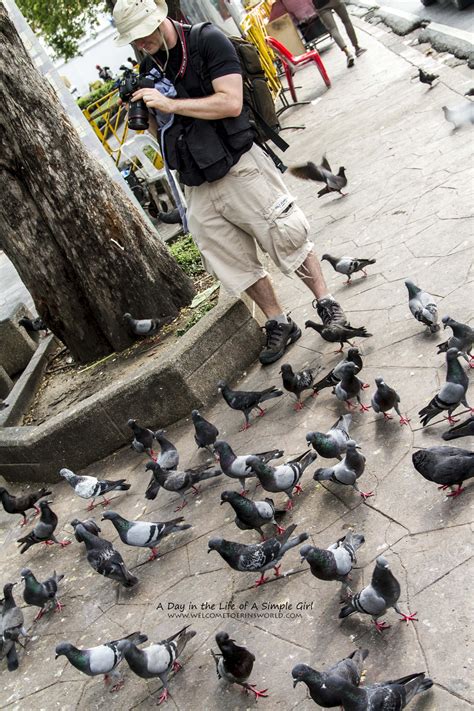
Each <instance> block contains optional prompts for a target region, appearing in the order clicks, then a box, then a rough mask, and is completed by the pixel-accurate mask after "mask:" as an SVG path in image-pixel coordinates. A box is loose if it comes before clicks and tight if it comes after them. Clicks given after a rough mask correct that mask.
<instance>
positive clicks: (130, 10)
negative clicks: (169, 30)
mask: <svg viewBox="0 0 474 711" xmlns="http://www.w3.org/2000/svg"><path fill="white" fill-rule="evenodd" d="M167 14H168V6H167V4H166V2H164V0H118V1H117V3H116V5H115V7H114V12H113V15H114V20H115V27H116V28H117V34H116V35H115V36H114V40H115V45H116V46H117V47H123V46H124V45H126V44H131V43H132V42H134V41H135V40H136V39H138V38H139V37H147V36H148V35H151V33H152V32H154V31H155V30H156V29H157V27H158V26H159V25H161V23H162V22H163V20H164V19H165V17H166V16H167Z"/></svg>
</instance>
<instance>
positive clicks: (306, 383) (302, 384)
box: [280, 363, 318, 411]
mask: <svg viewBox="0 0 474 711" xmlns="http://www.w3.org/2000/svg"><path fill="white" fill-rule="evenodd" d="M317 370H318V368H306V369H305V370H300V371H299V372H298V371H297V372H294V371H293V368H292V367H291V365H290V364H289V363H284V364H283V365H282V366H281V369H280V374H281V377H282V380H283V387H284V388H285V390H287V391H288V392H289V393H293V395H296V402H295V406H294V409H295V411H298V410H301V409H302V408H303V407H304V404H303V402H301V394H302V393H303V392H304V391H305V390H313V382H314V374H315V373H316V372H317ZM316 394H317V393H315V392H314V390H313V397H316Z"/></svg>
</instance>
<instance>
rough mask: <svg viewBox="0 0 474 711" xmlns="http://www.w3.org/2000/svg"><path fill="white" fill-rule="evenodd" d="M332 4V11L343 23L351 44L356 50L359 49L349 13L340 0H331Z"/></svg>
mask: <svg viewBox="0 0 474 711" xmlns="http://www.w3.org/2000/svg"><path fill="white" fill-rule="evenodd" d="M333 5H334V12H336V13H337V14H338V15H339V17H340V18H341V22H342V23H343V25H344V27H345V30H346V32H347V36H348V37H349V39H350V41H351V43H352V46H353V47H354V49H355V50H356V51H358V50H359V49H360V47H359V43H358V41H357V35H356V32H355V29H354V25H353V24H352V22H351V18H350V17H349V13H348V12H347V7H346V6H345V4H344V3H343V2H342V1H341V0H336V2H334V0H333Z"/></svg>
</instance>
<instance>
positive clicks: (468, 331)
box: [438, 316, 474, 368]
mask: <svg viewBox="0 0 474 711" xmlns="http://www.w3.org/2000/svg"><path fill="white" fill-rule="evenodd" d="M441 321H442V322H443V324H444V328H448V326H449V327H450V328H451V329H452V331H453V335H452V336H451V337H450V338H448V340H447V341H444V343H438V354H439V353H446V352H447V351H448V350H449V349H450V348H456V349H457V350H458V351H461V352H462V353H463V355H464V357H465V359H466V360H467V362H468V363H469V367H470V368H474V356H472V355H471V351H472V345H473V343H474V329H473V328H471V327H470V326H468V325H467V324H465V323H459V321H455V320H454V319H453V318H451V317H450V316H443V318H442V319H441Z"/></svg>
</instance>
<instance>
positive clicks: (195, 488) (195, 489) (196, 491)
mask: <svg viewBox="0 0 474 711" xmlns="http://www.w3.org/2000/svg"><path fill="white" fill-rule="evenodd" d="M191 489H192V490H193V496H197V495H198V494H200V493H201V492H200V491H199V487H198V486H194V485H193V486H192V487H191Z"/></svg>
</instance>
